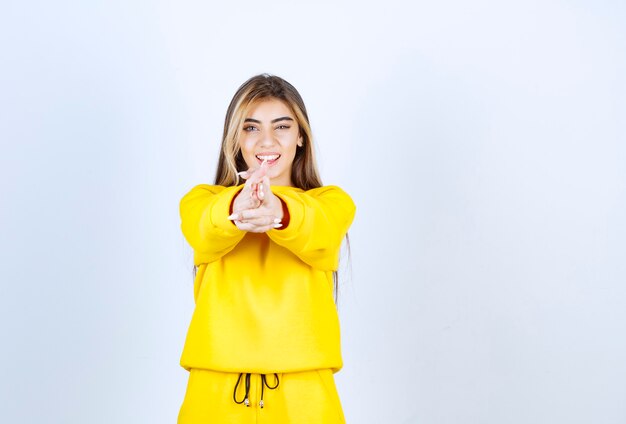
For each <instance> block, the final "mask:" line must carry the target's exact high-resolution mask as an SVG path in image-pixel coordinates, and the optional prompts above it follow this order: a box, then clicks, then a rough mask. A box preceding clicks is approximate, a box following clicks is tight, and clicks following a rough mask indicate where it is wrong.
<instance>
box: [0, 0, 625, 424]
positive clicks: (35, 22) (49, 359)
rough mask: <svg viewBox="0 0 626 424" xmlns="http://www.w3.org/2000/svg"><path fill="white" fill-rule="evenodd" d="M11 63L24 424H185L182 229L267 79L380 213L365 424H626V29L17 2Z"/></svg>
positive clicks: (521, 18)
mask: <svg viewBox="0 0 626 424" xmlns="http://www.w3.org/2000/svg"><path fill="white" fill-rule="evenodd" d="M0 49H1V58H0V60H1V64H2V65H1V67H0V140H1V142H2V150H1V154H0V173H1V174H0V177H1V178H0V194H1V196H2V197H1V203H0V231H1V242H2V244H1V250H0V257H1V258H2V259H1V261H2V262H1V268H0V273H1V274H0V278H1V289H0V290H1V291H0V331H1V333H0V334H1V336H2V348H1V350H0V359H1V361H0V398H1V399H2V401H1V402H0V403H1V405H2V406H1V407H0V421H1V422H3V423H5V422H6V423H107V424H108V423H174V422H175V421H176V416H177V413H178V409H179V407H180V404H181V402H182V399H183V396H184V391H185V387H186V382H187V375H188V374H187V372H186V371H185V370H184V369H182V368H181V367H180V366H179V363H178V361H179V359H180V354H181V352H182V347H183V343H184V338H185V334H186V331H187V326H188V324H189V320H190V318H191V314H192V312H193V306H194V305H193V286H192V275H191V267H192V252H191V248H190V247H189V246H188V245H187V244H186V242H185V240H184V238H183V236H182V234H181V232H180V227H179V225H180V218H179V215H178V202H179V200H180V198H181V197H182V196H183V195H184V194H185V193H186V192H187V191H188V190H189V189H190V188H191V187H192V186H194V185H196V184H199V183H211V181H212V178H213V173H214V169H215V165H216V161H217V152H218V146H219V140H220V136H221V128H222V125H223V119H224V113H225V111H226V107H227V105H228V102H229V101H230V98H231V96H232V95H233V94H234V92H235V90H236V89H237V87H238V86H239V85H240V84H241V83H242V82H243V81H245V80H246V79H247V78H249V77H250V76H252V75H255V74H257V73H260V72H270V73H274V74H277V75H279V76H282V77H284V78H285V79H287V80H288V81H290V82H291V83H293V84H294V85H295V86H296V87H297V88H298V90H299V91H300V93H301V94H302V96H303V97H304V100H305V102H306V104H307V107H308V109H309V114H310V117H311V123H312V126H313V131H314V136H315V138H316V143H317V151H318V154H319V161H320V167H321V171H322V177H323V179H324V182H325V183H326V184H338V185H340V186H342V187H343V188H344V189H346V190H347V191H348V192H349V193H350V194H351V195H352V196H353V198H354V200H355V202H356V203H357V207H358V210H357V217H356V220H355V222H354V225H353V227H352V229H351V231H350V237H351V245H352V260H351V268H352V272H351V273H350V272H348V268H347V265H346V266H344V267H343V270H344V272H343V273H342V277H341V278H342V292H341V298H340V303H339V308H340V317H341V322H342V334H343V352H344V362H345V367H344V369H343V370H342V371H341V372H340V373H339V374H337V376H336V377H337V384H338V387H339V390H340V394H341V397H342V401H343V405H344V409H345V414H346V417H347V419H348V422H349V423H359V424H361V423H365V424H367V423H383V424H387V423H420V424H421V423H424V424H458V423H464V424H469V423H478V424H501V423H507V424H518V423H520V424H521V423H529V424H540V423H546V424H553V423H568V424H574V423H594V424H609V423H611V424H623V423H624V422H626V406H625V405H626V403H624V399H625V398H626V359H625V358H626V284H625V283H626V260H625V257H626V221H625V219H626V168H625V164H626V144H625V142H626V136H625V134H626V125H625V123H626V119H625V117H626V82H625V81H626V78H625V77H624V75H626V6H625V5H624V3H623V2H619V1H608V0H607V1H570V2H566V1H554V0H543V1H538V0H529V1H515V2H512V1H508V2H507V1H472V2H467V1H460V0H457V1H453V0H447V1H446V0H444V1H438V2H432V1H428V2H427V1H412V2H408V1H407V2H399V1H395V0H389V1H385V2H375V3H374V2H373V3H368V2H360V1H349V2H318V3H312V2H307V3H296V2H287V1H285V2H260V1H254V2H252V1H237V2H232V5H229V4H228V2H219V3H218V2H214V3H210V2H201V1H177V2H173V1H171V2H166V1H160V2H159V1H107V2H98V1H93V2H69V1H59V2H29V1H24V2H17V1H8V2H3V4H2V6H1V7H0ZM346 263H347V261H346V260H344V261H343V264H344V265H345V264H346Z"/></svg>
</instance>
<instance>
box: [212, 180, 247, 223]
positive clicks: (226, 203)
mask: <svg viewBox="0 0 626 424" xmlns="http://www.w3.org/2000/svg"><path fill="white" fill-rule="evenodd" d="M242 188H243V186H242V185H239V186H232V187H227V188H225V189H224V190H223V191H222V192H221V193H220V194H219V195H218V196H217V199H216V201H215V203H214V204H213V207H212V208H211V214H210V221H211V224H212V225H214V226H215V227H217V228H219V229H221V230H224V231H225V232H226V233H231V234H237V233H239V232H241V230H240V229H239V228H237V226H236V225H235V223H234V222H233V221H231V220H230V219H228V217H229V216H230V214H231V207H232V203H233V201H234V199H235V197H236V196H237V194H239V192H240V191H241V189H242Z"/></svg>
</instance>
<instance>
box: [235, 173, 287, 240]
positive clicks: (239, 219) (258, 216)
mask: <svg viewBox="0 0 626 424" xmlns="http://www.w3.org/2000/svg"><path fill="white" fill-rule="evenodd" d="M267 167H268V165H267V162H265V161H264V162H263V163H262V164H261V166H260V167H259V168H258V169H256V170H252V169H249V170H248V171H244V172H242V173H240V175H241V177H242V178H244V179H246V183H245V184H244V187H243V189H242V190H241V192H239V194H238V195H237V197H236V198H235V201H234V202H233V214H232V215H231V216H229V217H228V219H230V220H232V221H233V222H234V223H235V225H236V226H237V228H239V229H240V230H242V231H249V232H252V233H265V232H267V231H269V230H271V229H273V228H280V227H281V223H280V221H281V219H282V218H283V207H282V203H281V201H280V199H279V198H278V197H276V196H274V193H272V190H271V188H270V179H269V177H268V176H267Z"/></svg>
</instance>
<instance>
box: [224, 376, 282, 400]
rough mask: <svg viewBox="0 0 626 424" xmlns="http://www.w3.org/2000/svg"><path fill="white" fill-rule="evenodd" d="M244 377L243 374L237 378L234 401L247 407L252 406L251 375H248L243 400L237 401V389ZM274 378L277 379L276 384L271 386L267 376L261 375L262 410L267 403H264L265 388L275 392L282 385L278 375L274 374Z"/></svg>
mask: <svg viewBox="0 0 626 424" xmlns="http://www.w3.org/2000/svg"><path fill="white" fill-rule="evenodd" d="M242 376H243V373H239V377H238V378H237V383H236V384H235V390H234V391H233V400H234V401H235V403H236V404H238V405H241V404H242V403H243V404H244V405H246V406H250V373H246V379H245V385H246V393H245V395H244V397H243V399H242V400H237V388H238V387H239V383H241V377H242ZM274 378H275V381H276V384H274V386H270V385H269V384H268V383H267V378H266V376H265V374H261V400H260V401H259V406H260V407H261V408H263V407H264V406H265V403H264V402H263V394H264V392H265V387H267V388H268V389H270V390H274V389H275V388H277V387H278V384H279V383H280V380H279V379H278V374H276V373H274Z"/></svg>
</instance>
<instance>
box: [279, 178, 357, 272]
mask: <svg viewBox="0 0 626 424" xmlns="http://www.w3.org/2000/svg"><path fill="white" fill-rule="evenodd" d="M275 195H276V196H278V197H279V198H280V199H281V200H282V201H283V203H284V204H285V205H286V207H287V210H288V212H289V223H288V224H287V227H286V228H279V229H272V230H270V231H268V232H267V234H268V236H269V237H270V238H271V239H272V240H273V241H274V242H275V243H276V244H279V245H281V246H283V247H285V248H287V249H289V250H290V251H291V252H293V253H294V254H295V255H296V256H298V257H299V258H300V259H302V260H303V261H304V262H306V263H307V264H309V265H311V266H312V267H314V268H318V269H321V270H324V271H335V270H336V269H337V267H338V264H339V251H340V248H341V242H342V241H343V238H344V236H345V235H346V233H347V232H348V228H349V227H350V225H351V224H352V220H353V219H354V214H355V211H356V206H355V205H354V202H353V201H352V199H351V198H350V196H349V195H348V194H347V193H346V192H345V191H343V190H342V189H341V188H339V187H337V186H325V187H320V188H316V189H312V190H308V191H295V190H280V191H278V192H276V193H275Z"/></svg>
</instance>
